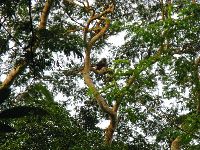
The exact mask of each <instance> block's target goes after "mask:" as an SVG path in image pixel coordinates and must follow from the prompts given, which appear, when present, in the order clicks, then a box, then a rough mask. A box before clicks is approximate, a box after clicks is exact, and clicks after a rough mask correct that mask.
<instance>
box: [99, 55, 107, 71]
mask: <svg viewBox="0 0 200 150" xmlns="http://www.w3.org/2000/svg"><path fill="white" fill-rule="evenodd" d="M103 67H108V64H107V60H106V58H102V59H101V60H100V61H99V62H98V63H97V65H96V70H101V69H102V68H103Z"/></svg>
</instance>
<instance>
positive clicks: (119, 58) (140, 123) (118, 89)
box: [0, 0, 200, 149]
mask: <svg viewBox="0 0 200 150" xmlns="http://www.w3.org/2000/svg"><path fill="white" fill-rule="evenodd" d="M1 3H2V6H3V7H1V9H2V15H1V16H2V18H1V20H2V22H1V28H2V30H1V39H0V40H1V41H2V42H1V43H3V44H2V46H1V56H9V58H10V59H9V61H7V64H8V66H9V67H8V68H6V69H7V70H6V71H7V72H9V73H8V74H7V76H6V79H5V80H4V81H3V82H2V86H1V88H0V90H2V91H3V90H5V89H8V88H9V87H10V86H11V85H12V86H13V88H16V87H17V83H20V84H18V86H19V85H20V86H21V87H26V86H27V85H28V84H29V83H32V80H34V82H37V81H42V82H44V83H46V84H50V85H52V89H53V92H54V94H56V93H57V92H62V93H63V94H64V95H66V96H67V98H66V101H65V102H64V103H65V105H68V104H71V103H73V104H74V105H76V106H77V111H79V110H80V113H78V117H77V116H74V118H76V119H77V120H79V121H78V122H79V124H80V126H81V127H82V128H83V129H84V130H85V131H87V132H88V134H91V135H93V133H95V131H98V132H101V133H103V132H102V131H101V130H100V131H99V128H95V124H96V123H97V122H98V121H100V120H101V119H102V118H106V119H108V120H109V121H110V123H109V125H108V127H107V128H106V129H105V130H104V133H103V134H104V144H105V147H109V148H112V147H114V148H116V147H123V148H124V149H131V148H132V149H133V148H138V147H140V148H141V147H142V148H143V149H148V148H151V149H154V148H158V149H160V148H163V149H167V148H169V147H171V149H180V146H181V147H182V148H185V149H192V148H193V149H194V148H198V147H199V138H200V137H199V136H198V133H199V112H200V97H199V89H200V85H199V83H200V82H199V62H200V61H199V60H200V59H199V56H198V52H199V44H198V43H199V33H200V32H199V30H200V29H199V19H200V18H199V15H198V11H199V3H198V2H195V1H183V2H179V1H174V2H172V1H163V0H161V1H157V0H155V1H153V2H148V1H126V0H123V1H122V0H116V1H115V0H107V1H99V0H96V1H94V2H89V1H87V0H86V1H82V0H80V1H69V0H64V1H63V2H60V1H53V0H47V1H45V2H37V3H32V1H31V0H29V2H24V1H12V2H11V1H7V2H1ZM43 3H44V4H43ZM43 5H44V6H43ZM41 10H42V11H41ZM40 11H41V16H40V13H39V12H40ZM16 20H18V21H16ZM38 22H39V25H38V26H37V24H38ZM121 31H123V32H126V37H127V38H126V42H125V43H124V45H122V46H121V47H111V46H110V45H109V43H108V41H109V37H110V36H112V35H116V34H119V33H120V32H121ZM11 45H13V47H12V46H11ZM105 46H108V49H109V52H110V55H109V58H107V60H108V62H109V63H108V65H106V66H105V67H102V68H101V69H100V70H99V69H97V67H96V66H95V64H96V62H97V60H99V53H102V52H104V50H103V48H104V47H105ZM54 54H57V55H59V56H61V58H60V57H58V59H57V60H54V59H55V55H54ZM64 55H66V56H67V57H65V56H64ZM72 55H74V57H76V60H77V61H78V63H77V62H76V61H74V60H73V58H71V57H70V56H72ZM53 56H54V57H53ZM83 56H84V58H83ZM2 58H3V57H2ZM62 59H67V60H66V61H64V62H63V63H62V62H61V61H62ZM11 60H12V61H11ZM14 61H16V63H15V64H14V65H13V66H14V68H13V69H11V66H12V65H10V64H11V62H14ZM4 64H5V63H4ZM61 67H64V69H62V71H60V70H61V69H59V68H61ZM50 69H51V70H52V71H51V72H50V73H49V74H50V75H48V74H44V71H45V70H50ZM8 70H10V71H8ZM6 71H4V70H3V71H2V73H5V72H6ZM97 76H98V78H97ZM81 80H84V83H85V85H86V86H81V85H80V84H79V85H77V83H78V82H79V81H81ZM168 101H170V102H172V105H167V106H166V103H167V102H168ZM80 104H81V105H83V106H80V107H78V106H79V105H80ZM182 116H184V117H182ZM180 118H184V119H180ZM177 120H178V123H177ZM180 120H181V121H180ZM138 129H139V130H140V132H138ZM133 133H134V134H133ZM149 139H151V140H149ZM195 140H196V141H197V142H196V141H195ZM97 143H98V142H97ZM99 144H100V143H99ZM101 144H102V143H101ZM97 145H98V144H97ZM81 146H83V147H84V143H82V145H81V144H80V145H79V147H81Z"/></svg>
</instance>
